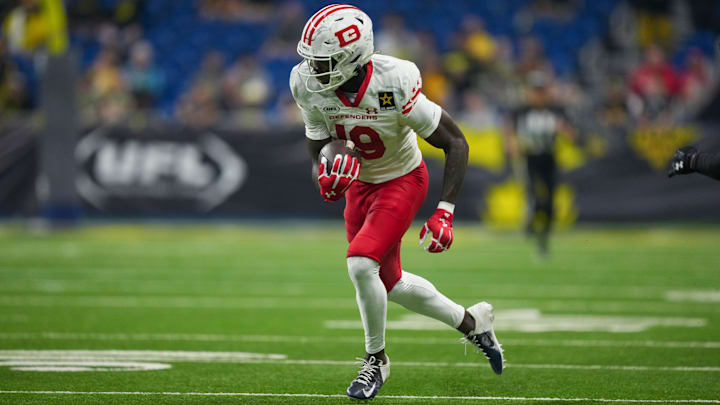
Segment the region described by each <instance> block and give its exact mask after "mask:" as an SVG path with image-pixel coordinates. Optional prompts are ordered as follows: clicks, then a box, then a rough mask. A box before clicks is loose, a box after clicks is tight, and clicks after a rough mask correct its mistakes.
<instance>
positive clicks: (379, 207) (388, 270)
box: [345, 161, 428, 291]
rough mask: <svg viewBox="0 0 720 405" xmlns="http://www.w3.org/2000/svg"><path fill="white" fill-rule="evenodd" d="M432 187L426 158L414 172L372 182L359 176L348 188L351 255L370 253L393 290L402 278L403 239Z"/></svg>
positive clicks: (385, 281) (347, 219)
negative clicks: (401, 243) (380, 181)
mask: <svg viewBox="0 0 720 405" xmlns="http://www.w3.org/2000/svg"><path fill="white" fill-rule="evenodd" d="M427 190H428V172H427V167H425V161H421V162H420V165H419V166H418V167H417V168H415V169H414V170H413V171H411V172H410V173H408V174H406V175H404V176H401V177H398V178H397V179H393V180H390V181H387V182H385V183H379V184H372V183H364V182H362V181H359V180H356V181H354V182H353V183H352V185H351V186H350V188H349V189H348V190H347V191H346V192H345V200H346V203H345V231H346V233H347V239H348V242H350V246H349V247H348V251H347V257H352V256H363V257H369V258H371V259H373V260H375V261H376V262H378V263H380V279H381V280H382V282H383V284H385V289H386V290H387V291H390V290H391V289H392V288H393V287H394V286H395V283H397V281H398V280H400V277H401V276H402V268H401V267H400V241H401V240H402V237H403V235H404V234H405V232H406V231H407V230H408V228H409V227H410V224H411V223H412V220H413V219H414V218H415V214H417V212H418V210H419V209H420V206H421V205H422V203H423V201H425V196H427Z"/></svg>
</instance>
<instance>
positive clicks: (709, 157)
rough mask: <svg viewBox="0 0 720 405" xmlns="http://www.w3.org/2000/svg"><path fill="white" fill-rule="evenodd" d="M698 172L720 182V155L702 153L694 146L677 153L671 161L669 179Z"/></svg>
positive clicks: (679, 150)
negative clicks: (677, 175)
mask: <svg viewBox="0 0 720 405" xmlns="http://www.w3.org/2000/svg"><path fill="white" fill-rule="evenodd" d="M696 172H697V173H701V174H704V175H706V176H709V177H712V178H713V179H715V180H720V153H714V154H713V153H702V152H698V150H697V149H695V148H694V147H692V146H685V147H684V148H680V149H678V150H677V151H675V155H674V156H673V157H672V159H671V160H670V170H668V177H672V176H674V175H676V174H690V173H696Z"/></svg>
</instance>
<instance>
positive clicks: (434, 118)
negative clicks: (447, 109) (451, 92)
mask: <svg viewBox="0 0 720 405" xmlns="http://www.w3.org/2000/svg"><path fill="white" fill-rule="evenodd" d="M400 96H401V97H400V102H401V103H402V104H401V105H402V107H401V108H400V114H401V117H400V123H401V124H404V125H407V126H409V127H410V128H412V129H413V131H415V133H416V134H418V135H419V136H420V137H421V138H427V137H429V136H430V135H432V133H433V132H435V129H437V126H438V124H439V123H440V117H441V116H442V108H441V107H440V106H439V105H437V104H435V103H433V102H432V101H430V100H429V99H428V98H427V97H425V95H424V94H423V93H422V78H421V77H420V71H419V70H418V68H417V66H415V64H414V63H410V66H409V69H408V72H407V76H406V77H404V78H403V80H402V83H401V92H400Z"/></svg>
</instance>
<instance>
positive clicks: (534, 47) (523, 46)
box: [515, 36, 551, 77]
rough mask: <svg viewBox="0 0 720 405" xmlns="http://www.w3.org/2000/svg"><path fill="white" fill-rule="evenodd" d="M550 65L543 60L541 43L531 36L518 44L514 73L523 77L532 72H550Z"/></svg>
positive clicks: (543, 52)
mask: <svg viewBox="0 0 720 405" xmlns="http://www.w3.org/2000/svg"><path fill="white" fill-rule="evenodd" d="M550 70H551V68H550V63H549V62H548V60H547V59H546V58H545V50H544V48H543V45H542V43H540V41H539V40H538V39H537V38H536V37H533V36H528V37H525V38H523V39H522V41H521V42H520V57H519V59H518V60H517V62H516V64H515V73H516V74H517V75H519V76H520V77H524V76H525V75H527V74H528V73H530V72H533V71H545V72H548V71H550Z"/></svg>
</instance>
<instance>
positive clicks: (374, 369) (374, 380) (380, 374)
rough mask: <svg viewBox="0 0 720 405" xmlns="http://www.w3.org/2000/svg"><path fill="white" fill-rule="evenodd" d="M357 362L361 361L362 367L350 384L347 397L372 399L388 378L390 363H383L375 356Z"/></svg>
mask: <svg viewBox="0 0 720 405" xmlns="http://www.w3.org/2000/svg"><path fill="white" fill-rule="evenodd" d="M358 360H362V365H361V366H360V371H359V372H358V376H357V378H355V379H354V380H352V382H351V383H350V386H349V387H348V389H347V395H348V396H349V397H350V398H355V399H373V398H375V395H377V393H378V391H380V387H382V385H383V384H384V383H385V381H387V379H388V377H390V361H389V359H388V362H387V363H383V361H382V360H380V359H378V358H376V357H375V356H370V358H368V359H358Z"/></svg>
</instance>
